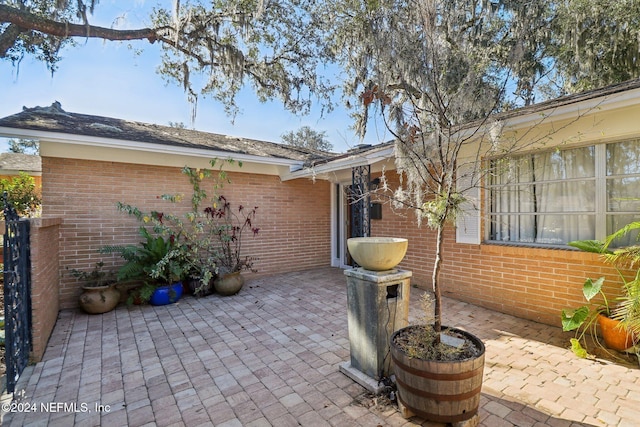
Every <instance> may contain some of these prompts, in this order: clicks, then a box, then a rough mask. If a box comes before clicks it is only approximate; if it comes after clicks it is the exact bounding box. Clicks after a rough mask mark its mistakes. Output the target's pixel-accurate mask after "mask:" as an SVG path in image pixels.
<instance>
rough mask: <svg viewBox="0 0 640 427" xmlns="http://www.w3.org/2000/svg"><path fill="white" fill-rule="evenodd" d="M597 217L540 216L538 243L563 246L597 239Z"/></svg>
mask: <svg viewBox="0 0 640 427" xmlns="http://www.w3.org/2000/svg"><path fill="white" fill-rule="evenodd" d="M595 221H596V217H595V215H540V217H539V219H538V226H537V228H538V233H537V238H536V243H547V244H558V245H563V244H566V243H567V242H571V241H572V240H585V239H594V238H595V229H596V222H595Z"/></svg>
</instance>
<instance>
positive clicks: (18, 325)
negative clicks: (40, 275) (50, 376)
mask: <svg viewBox="0 0 640 427" xmlns="http://www.w3.org/2000/svg"><path fill="white" fill-rule="evenodd" d="M2 202H3V203H4V206H5V209H4V218H5V233H4V317H5V325H4V328H5V360H6V364H7V392H8V393H13V392H14V390H15V385H16V383H17V382H18V377H19V376H20V374H21V373H22V371H23V370H24V368H25V367H26V366H27V364H28V363H29V352H30V351H31V256H30V250H29V220H28V219H20V217H19V216H18V214H17V213H16V211H15V209H14V208H13V206H11V205H10V203H8V201H7V194H6V193H5V194H4V195H3V196H2Z"/></svg>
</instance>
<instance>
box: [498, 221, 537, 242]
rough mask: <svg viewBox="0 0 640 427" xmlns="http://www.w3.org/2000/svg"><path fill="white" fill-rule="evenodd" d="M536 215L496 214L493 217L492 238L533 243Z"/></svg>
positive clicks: (502, 240)
mask: <svg viewBox="0 0 640 427" xmlns="http://www.w3.org/2000/svg"><path fill="white" fill-rule="evenodd" d="M534 223H535V216H534V215H495V216H492V217H491V236H490V239H491V240H498V241H501V242H522V243H533V242H535V236H534V234H533V230H534Z"/></svg>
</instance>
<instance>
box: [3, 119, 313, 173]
mask: <svg viewBox="0 0 640 427" xmlns="http://www.w3.org/2000/svg"><path fill="white" fill-rule="evenodd" d="M0 136H6V137H16V138H27V139H37V140H39V141H41V142H45V143H46V142H47V141H50V142H56V143H64V144H69V145H84V146H90V147H98V148H106V149H116V150H131V151H138V152H152V153H159V154H169V155H181V156H192V157H209V158H214V157H217V158H233V159H234V160H236V161H242V162H252V163H258V164H265V165H270V166H284V167H287V168H289V170H295V169H296V168H299V167H300V166H301V165H302V164H303V162H302V161H300V160H292V159H286V158H280V157H265V156H258V155H253V154H241V153H234V152H231V151H223V150H216V149H212V148H211V149H209V148H196V147H185V146H181V145H165V144H158V143H150V142H138V141H130V140H125V139H115V138H103V137H95V136H87V135H76V134H70V133H60V132H50V131H41V130H33V129H19V128H10V127H0Z"/></svg>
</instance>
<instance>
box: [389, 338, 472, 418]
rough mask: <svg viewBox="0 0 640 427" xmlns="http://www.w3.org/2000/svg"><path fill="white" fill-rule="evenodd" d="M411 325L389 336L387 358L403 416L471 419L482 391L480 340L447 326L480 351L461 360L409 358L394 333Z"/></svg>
mask: <svg viewBox="0 0 640 427" xmlns="http://www.w3.org/2000/svg"><path fill="white" fill-rule="evenodd" d="M412 327H413V326H407V327H406V328H402V329H399V330H398V331H396V332H394V334H393V335H392V336H391V360H392V361H393V365H394V368H393V371H394V373H395V375H396V384H397V386H398V403H399V406H400V408H401V412H402V414H403V416H405V417H410V416H412V415H417V416H419V417H421V418H424V419H425V420H429V421H434V422H439V423H458V422H462V421H466V420H469V419H471V418H473V417H474V416H475V415H476V414H477V413H478V406H479V405H480V392H481V390H482V374H483V370H484V354H485V347H484V344H483V343H482V341H480V339H478V338H477V337H475V336H474V335H472V334H470V333H468V332H465V331H462V330H460V329H456V328H447V329H449V330H452V331H455V332H456V333H457V334H460V335H464V336H465V338H466V339H468V340H470V341H471V342H472V343H473V345H475V346H476V348H478V349H479V350H480V354H479V355H478V356H476V357H473V358H470V359H465V360H453V361H435V360H422V359H418V358H412V357H409V356H408V355H407V354H406V353H405V352H404V351H403V350H402V349H401V348H400V347H399V346H398V345H397V344H396V342H395V341H396V340H395V338H396V336H397V335H398V334H401V333H402V332H403V331H406V330H409V329H410V328H412ZM443 328H444V327H443ZM403 407H404V408H403ZM407 410H408V411H407Z"/></svg>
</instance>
